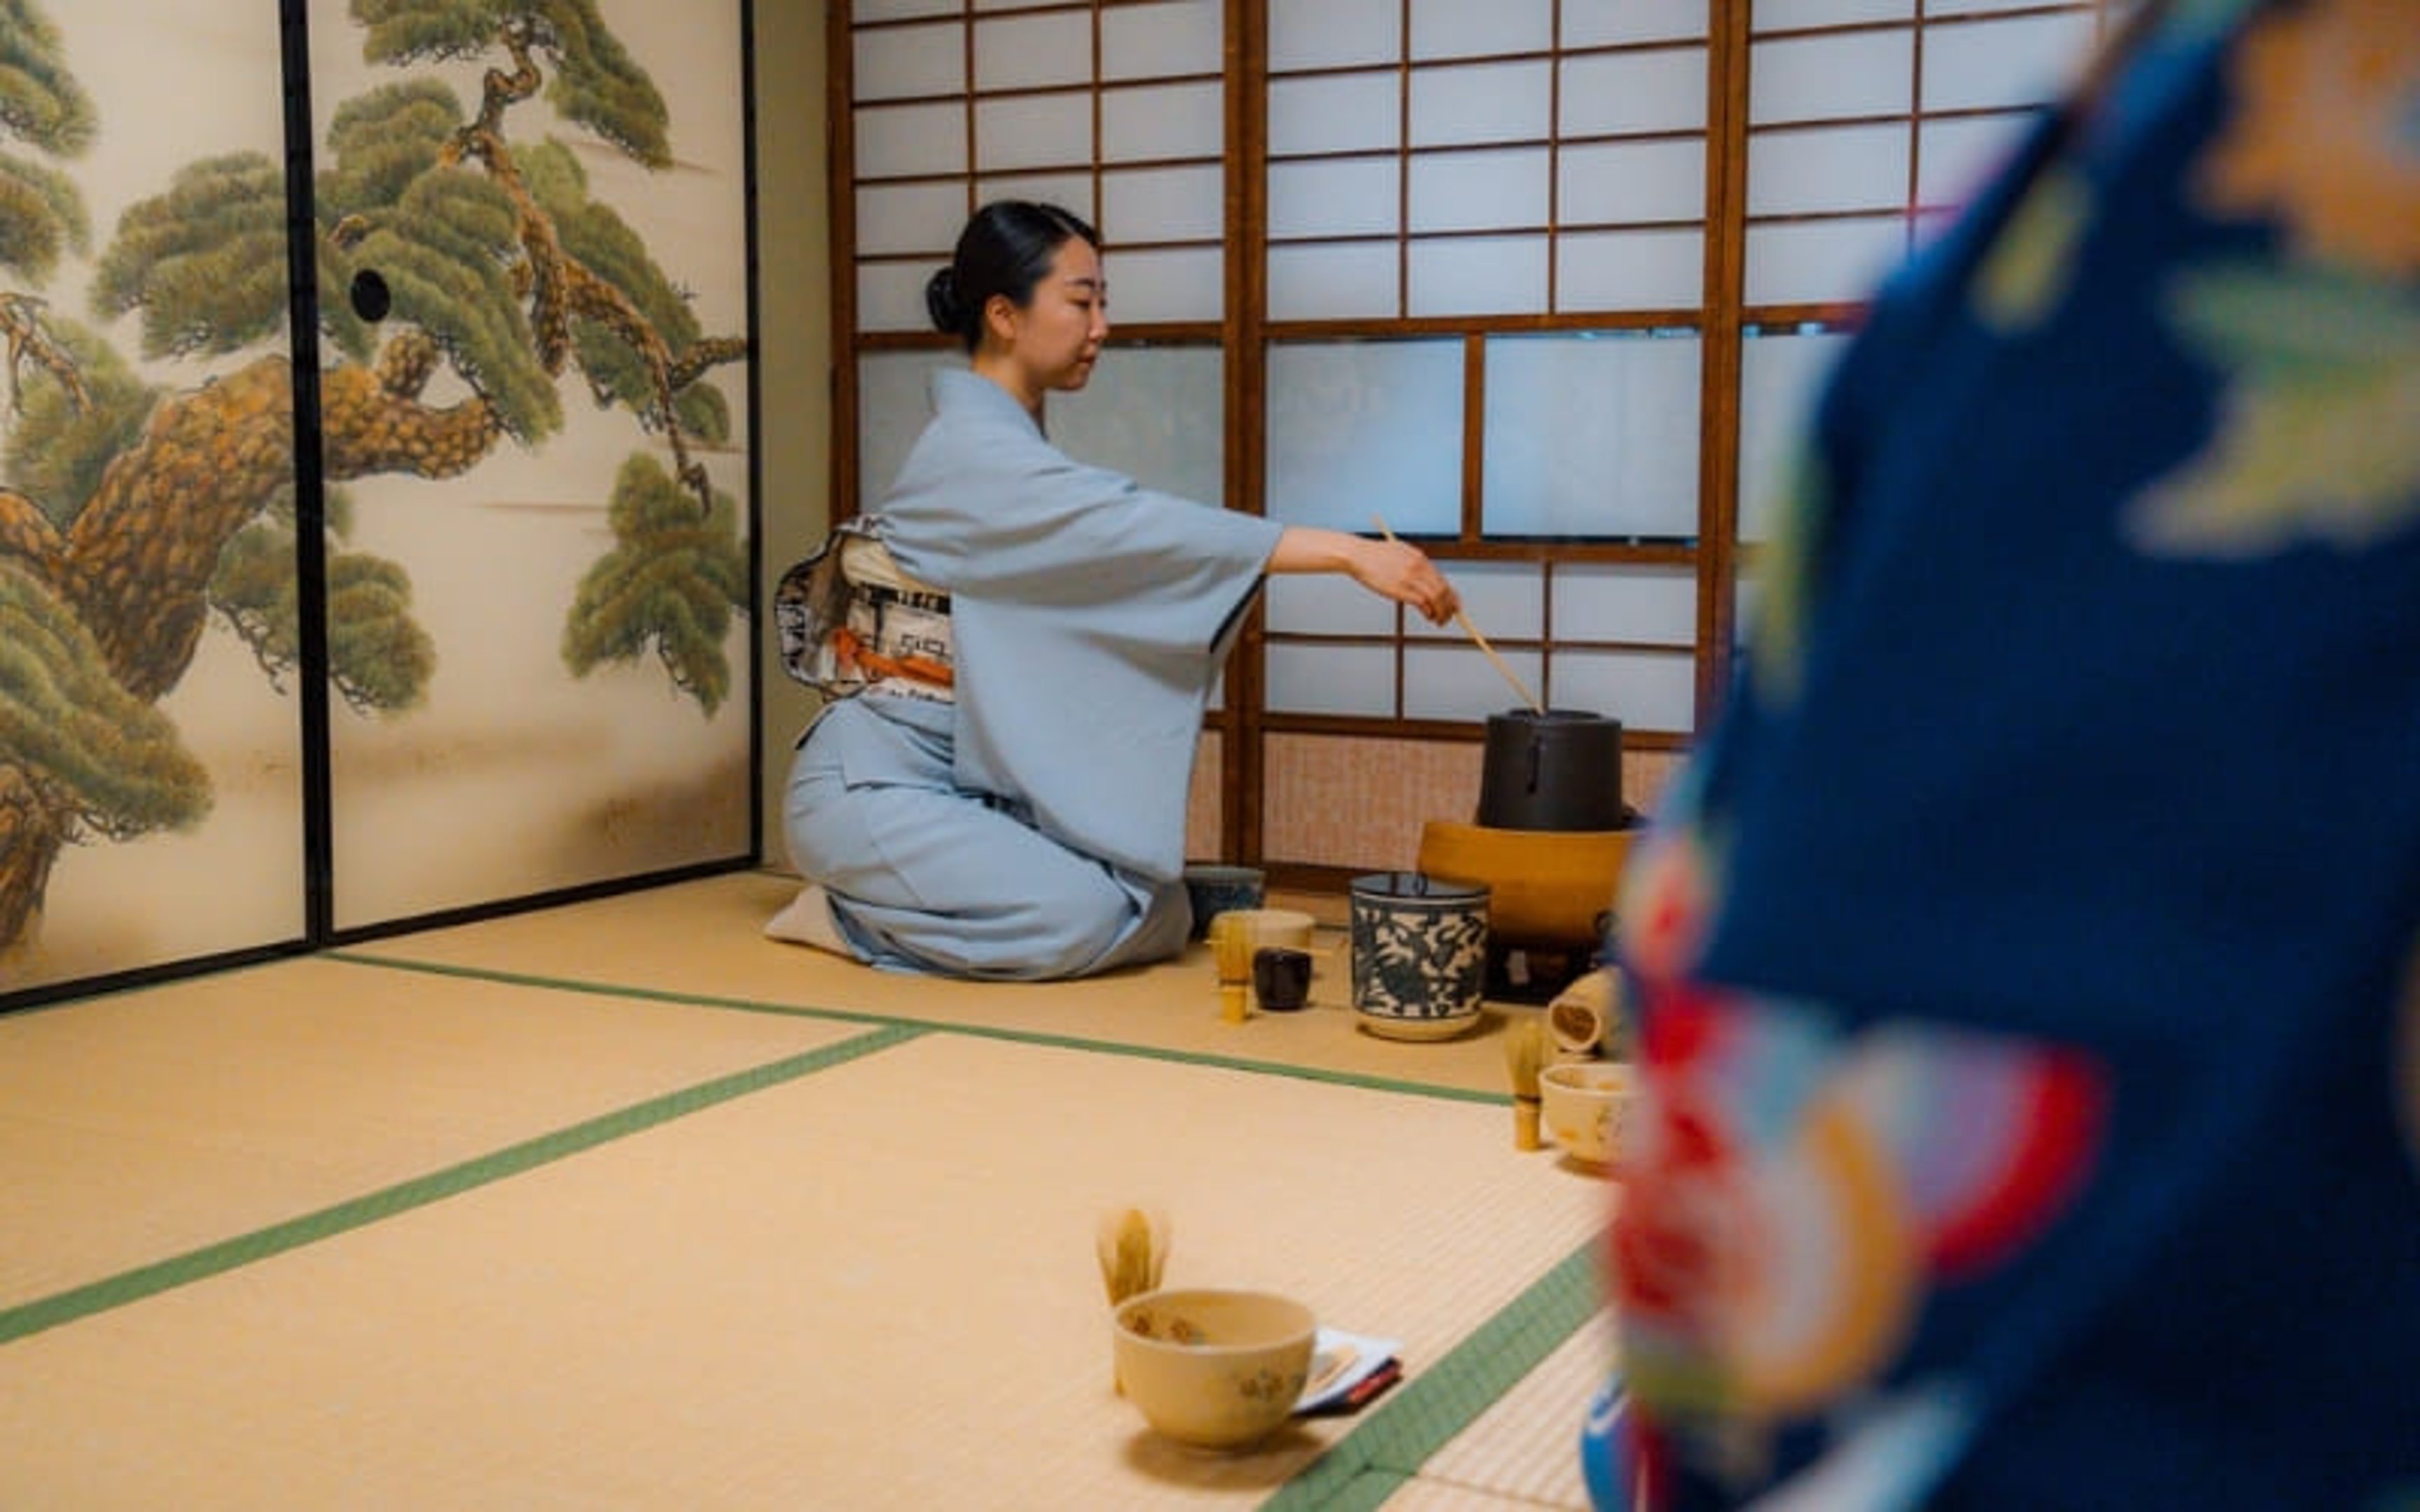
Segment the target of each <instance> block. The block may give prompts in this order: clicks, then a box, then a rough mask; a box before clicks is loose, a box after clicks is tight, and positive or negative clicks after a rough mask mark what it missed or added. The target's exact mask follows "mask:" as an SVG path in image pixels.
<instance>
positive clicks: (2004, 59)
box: [1924, 11, 2092, 110]
mask: <svg viewBox="0 0 2420 1512" xmlns="http://www.w3.org/2000/svg"><path fill="white" fill-rule="evenodd" d="M2091 47H2092V18H2091V17H2090V16H2089V15H2087V14H2086V13H2084V12H2081V11H2077V12H2072V13H2070V14H2066V15H2047V16H2016V17H2011V18H2009V19H2008V20H2006V21H1984V22H1972V23H1961V24H1958V25H1947V26H1931V27H1928V28H1926V30H1925V33H1924V108H1925V109H1927V110H1969V109H1976V108H1980V107H1985V106H1993V105H2032V104H2039V103H2040V102H2041V101H2043V100H2049V99H2051V98H2052V97H2054V96H2055V95H2056V94H2057V93H2058V92H2059V89H2060V87H2061V86H2062V85H2064V84H2065V83H2066V82H2067V81H2068V80H2069V79H2070V78H2071V76H2072V75H2073V74H2074V73H2075V71H2076V69H2078V68H2079V67H2081V65H2082V63H2083V61H2084V58H2085V56H2086V54H2087V53H2089V52H2090V51H2091Z"/></svg>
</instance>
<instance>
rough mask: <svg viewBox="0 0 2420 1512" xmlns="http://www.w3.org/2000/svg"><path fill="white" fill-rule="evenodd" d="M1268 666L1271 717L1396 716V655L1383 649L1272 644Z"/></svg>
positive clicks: (1267, 690) (1267, 686) (1266, 686)
mask: <svg viewBox="0 0 2420 1512" xmlns="http://www.w3.org/2000/svg"><path fill="white" fill-rule="evenodd" d="M1265 665H1266V670H1267V674H1268V675H1267V678H1266V685H1265V688H1266V692H1267V696H1268V706H1269V712H1271V713H1272V714H1360V715H1374V716H1376V717H1380V718H1385V717H1389V716H1391V715H1392V714H1393V713H1394V712H1395V654H1394V653H1393V652H1392V651H1390V650H1388V649H1387V648H1386V647H1384V646H1287V645H1272V646H1270V647H1269V648H1268V660H1267V662H1266V664H1265Z"/></svg>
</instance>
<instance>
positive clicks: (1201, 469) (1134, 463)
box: [1049, 347, 1227, 504]
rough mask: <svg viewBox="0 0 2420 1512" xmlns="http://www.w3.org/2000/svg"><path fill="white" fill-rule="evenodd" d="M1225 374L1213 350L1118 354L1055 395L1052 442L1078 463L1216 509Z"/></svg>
mask: <svg viewBox="0 0 2420 1512" xmlns="http://www.w3.org/2000/svg"><path fill="white" fill-rule="evenodd" d="M1226 370H1227V368H1226V363H1225V361H1224V360H1223V358H1222V357H1221V356H1220V354H1219V352H1218V348H1217V347H1111V348H1109V352H1108V353H1107V354H1106V355H1104V356H1103V357H1102V359H1101V363H1100V367H1099V369H1098V370H1097V371H1096V372H1094V375H1093V381H1092V382H1090V383H1088V384H1086V385H1085V386H1084V388H1083V389H1082V390H1080V391H1079V392H1078V393H1054V394H1052V395H1051V396H1050V409H1049V417H1050V439H1051V440H1053V441H1054V442H1056V443H1057V444H1058V446H1059V449H1060V450H1061V451H1063V452H1065V453H1066V454H1067V455H1069V456H1072V457H1074V458H1076V459H1077V460H1078V461H1079V462H1089V463H1091V464H1093V465H1094V467H1104V468H1109V469H1110V470H1111V471H1117V472H1123V473H1125V475H1126V476H1127V477H1130V478H1132V479H1134V480H1135V481H1136V482H1137V483H1140V484H1142V485H1143V486H1146V487H1151V488H1157V489H1159V490H1160V491H1161V492H1163V493H1172V494H1175V495H1178V496H1179V497H1181V498H1185V499H1193V500H1198V501H1201V502H1202V503H1205V504H1215V503H1218V502H1220V501H1222V500H1223V499H1224V498H1225V496H1226V486H1225V461H1224V458H1225V444H1226V442H1225V440H1224V417H1225V414H1226Z"/></svg>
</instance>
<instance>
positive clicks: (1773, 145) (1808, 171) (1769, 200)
mask: <svg viewBox="0 0 2420 1512" xmlns="http://www.w3.org/2000/svg"><path fill="white" fill-rule="evenodd" d="M1908 151H1909V131H1908V128H1907V127H1906V126H1904V125H1900V124H1899V123H1896V122H1893V123H1889V124H1885V125H1881V126H1830V127H1821V128H1814V129H1808V130H1801V131H1764V132H1760V133H1758V134H1756V135H1754V136H1751V137H1749V138H1748V142H1747V212H1748V214H1749V215H1751V216H1762V215H1800V214H1805V213H1807V212H1808V211H1815V210H1882V209H1898V208H1900V207H1902V206H1904V205H1905V204H1906V203H1907V172H1908V162H1907V157H1908Z"/></svg>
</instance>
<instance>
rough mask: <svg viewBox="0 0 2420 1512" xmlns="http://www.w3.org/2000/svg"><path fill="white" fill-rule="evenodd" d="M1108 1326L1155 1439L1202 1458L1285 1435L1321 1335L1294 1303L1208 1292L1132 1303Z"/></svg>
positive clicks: (1170, 1292)
mask: <svg viewBox="0 0 2420 1512" xmlns="http://www.w3.org/2000/svg"><path fill="white" fill-rule="evenodd" d="M1112 1322H1113V1326H1112V1329H1111V1339H1110V1348H1111V1350H1112V1351H1113V1352H1114V1356H1115V1359H1116V1362H1117V1372H1118V1381H1119V1382H1120V1384H1121V1385H1122V1386H1123V1387H1124V1388H1125V1394H1126V1399H1127V1400H1129V1401H1131V1402H1133V1403H1134V1404H1135V1406H1137V1407H1138V1408H1140V1409H1141V1410H1142V1415H1143V1417H1144V1418H1145V1419H1146V1420H1148V1421H1149V1422H1150V1424H1151V1426H1152V1427H1155V1428H1156V1429H1158V1430H1159V1431H1160V1432H1161V1433H1163V1434H1166V1435H1167V1436H1168V1437H1169V1438H1171V1439H1174V1440H1176V1441H1177V1442H1178V1443H1188V1444H1192V1445H1194V1446H1196V1447H1198V1448H1204V1449H1242V1448H1248V1447H1249V1446H1250V1445H1252V1444H1254V1443H1259V1442H1260V1441H1261V1440H1263V1439H1264V1438H1266V1437H1268V1436H1269V1435H1270V1434H1271V1433H1273V1432H1275V1431H1276V1430H1277V1429H1278V1428H1279V1427H1282V1426H1283V1425H1284V1423H1285V1421H1286V1419H1287V1418H1288V1417H1290V1416H1292V1415H1293V1414H1294V1407H1295V1402H1296V1401H1297V1400H1298V1399H1300V1397H1301V1396H1302V1385H1303V1381H1304V1380H1305V1379H1306V1378H1307V1377H1308V1376H1309V1375H1310V1372H1311V1343H1312V1341H1313V1339H1314V1338H1315V1337H1316V1336H1317V1335H1318V1332H1319V1326H1318V1321H1317V1319H1314V1318H1313V1317H1312V1316H1311V1309H1310V1308H1308V1307H1306V1306H1304V1305H1303V1304H1300V1303H1298V1302H1295V1301H1294V1300H1293V1299H1291V1298H1288V1297H1280V1296H1279V1295H1277V1294H1276V1293H1275V1292H1267V1291H1231V1290H1219V1289H1216V1288H1165V1289H1162V1290H1158V1291H1146V1292H1144V1293H1143V1294H1142V1295H1141V1296H1140V1297H1129V1298H1127V1299H1126V1300H1125V1302H1123V1303H1121V1304H1118V1308H1117V1311H1116V1313H1115V1314H1114V1315H1113V1319H1112Z"/></svg>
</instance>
